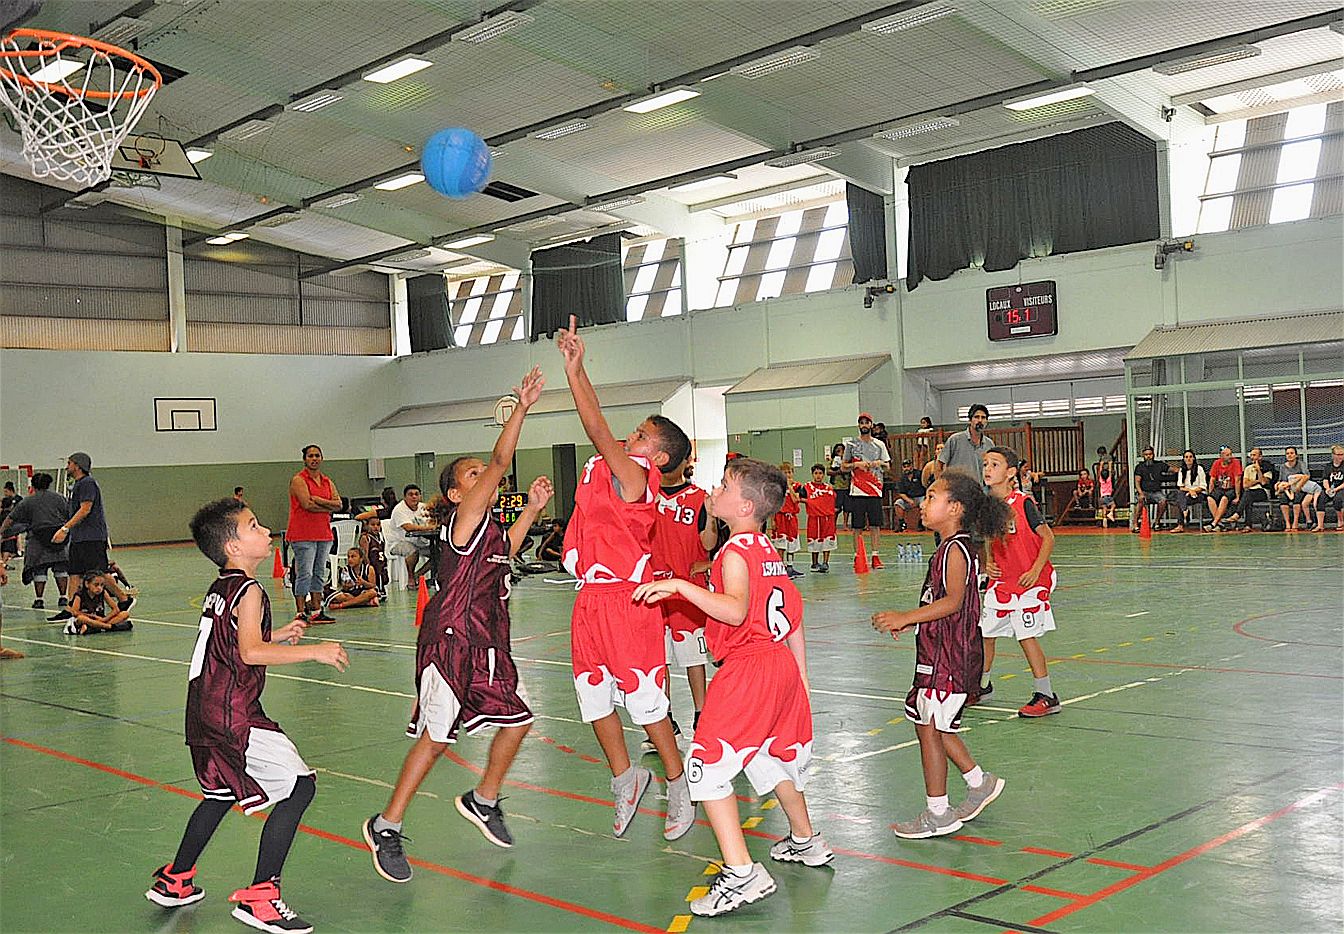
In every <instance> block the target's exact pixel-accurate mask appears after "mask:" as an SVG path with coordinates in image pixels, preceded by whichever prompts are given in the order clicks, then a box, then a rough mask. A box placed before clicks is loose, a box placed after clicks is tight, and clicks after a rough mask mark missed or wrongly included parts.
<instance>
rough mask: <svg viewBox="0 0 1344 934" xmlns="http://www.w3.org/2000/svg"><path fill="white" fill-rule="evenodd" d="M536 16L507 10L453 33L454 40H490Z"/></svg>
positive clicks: (523, 24) (524, 24) (526, 22)
mask: <svg viewBox="0 0 1344 934" xmlns="http://www.w3.org/2000/svg"><path fill="white" fill-rule="evenodd" d="M533 19H534V17H533V16H532V15H531V14H528V13H520V12H519V11H517V10H505V11H504V12H503V13H500V14H499V15H498V16H491V17H488V18H487V19H483V20H481V21H480V22H479V23H477V24H476V25H474V26H468V27H467V28H466V29H462V30H459V31H458V32H455V33H453V41H454V42H489V41H490V40H491V39H498V38H499V37H500V36H502V35H504V33H506V32H512V31H513V30H515V29H517V28H518V27H519V26H526V25H527V24H528V23H530V22H532V20H533Z"/></svg>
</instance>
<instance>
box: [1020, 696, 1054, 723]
mask: <svg viewBox="0 0 1344 934" xmlns="http://www.w3.org/2000/svg"><path fill="white" fill-rule="evenodd" d="M1063 709H1064V708H1062V707H1060V706H1059V698H1058V697H1056V696H1055V695H1053V694H1050V695H1046V694H1042V693H1041V692H1040V691H1037V692H1036V693H1035V694H1033V695H1031V700H1029V701H1027V705H1026V706H1025V707H1023V708H1022V709H1021V710H1019V711H1018V712H1017V715H1018V716H1019V717H1048V716H1050V714H1052V713H1059V712H1060V711H1061V710H1063Z"/></svg>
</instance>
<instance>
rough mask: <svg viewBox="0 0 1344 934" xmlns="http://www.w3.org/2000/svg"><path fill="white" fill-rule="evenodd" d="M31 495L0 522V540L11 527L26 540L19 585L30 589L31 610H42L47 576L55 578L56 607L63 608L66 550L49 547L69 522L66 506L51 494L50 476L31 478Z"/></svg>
mask: <svg viewBox="0 0 1344 934" xmlns="http://www.w3.org/2000/svg"><path fill="white" fill-rule="evenodd" d="M32 484H33V495H32V496H29V497H26V498H24V499H23V500H22V501H20V502H19V504H18V505H16V506H15V507H14V508H13V509H12V510H11V511H10V513H9V515H8V516H6V517H5V518H4V520H3V521H0V536H3V535H4V534H5V533H6V532H7V531H8V530H9V529H10V528H11V527H12V528H15V529H23V530H25V531H26V533H27V540H26V541H25V542H24V549H23V582H24V583H25V584H32V585H33V596H34V597H35V598H36V599H34V600H33V609H35V610H42V609H45V608H46V604H45V603H44V602H43V594H44V593H45V591H46V589H47V575H48V574H54V575H55V577H56V594H57V596H58V597H59V598H60V601H59V605H58V608H59V607H64V606H65V605H66V599H65V587H66V578H67V577H69V574H70V571H69V568H70V553H69V548H68V546H66V545H64V544H62V545H56V544H53V543H52V541H51V539H52V536H54V535H55V534H56V530H57V529H59V528H62V527H63V526H64V525H65V523H66V521H67V520H68V519H69V518H70V502H69V500H67V499H66V498H65V497H64V496H62V495H61V494H60V493H55V492H52V489H51V474H49V473H36V474H33V479H32Z"/></svg>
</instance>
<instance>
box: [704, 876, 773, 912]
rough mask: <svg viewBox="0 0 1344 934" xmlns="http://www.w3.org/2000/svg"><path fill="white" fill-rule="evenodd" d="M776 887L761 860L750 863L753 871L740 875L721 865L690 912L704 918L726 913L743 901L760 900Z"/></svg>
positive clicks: (739, 906)
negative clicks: (740, 876) (706, 889)
mask: <svg viewBox="0 0 1344 934" xmlns="http://www.w3.org/2000/svg"><path fill="white" fill-rule="evenodd" d="M774 891H775V880H774V879H773V878H772V877H771V875H770V873H768V872H766V871H765V867H764V866H762V865H761V864H760V863H752V864H751V872H749V873H748V874H747V875H746V876H745V877H743V878H738V877H737V876H735V875H733V874H732V873H731V872H729V871H728V870H727V869H720V870H719V873H718V875H716V876H715V877H714V882H713V883H712V884H711V885H710V887H709V891H708V892H707V893H705V894H704V895H702V896H700V897H699V898H697V899H696V900H695V901H693V902H691V912H692V913H694V914H697V915H700V917H702V918H712V917H714V916H715V915H725V914H727V913H728V912H730V911H733V910H734V909H737V908H741V907H742V906H743V905H750V904H751V903H752V902H759V901H760V900H761V899H763V898H765V897H766V896H767V895H771V894H773V893H774Z"/></svg>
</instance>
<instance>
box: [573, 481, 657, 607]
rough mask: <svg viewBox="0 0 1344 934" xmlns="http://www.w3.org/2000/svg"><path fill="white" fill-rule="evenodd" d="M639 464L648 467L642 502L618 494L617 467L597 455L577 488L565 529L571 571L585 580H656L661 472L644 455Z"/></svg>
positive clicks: (594, 581) (613, 582)
mask: <svg viewBox="0 0 1344 934" xmlns="http://www.w3.org/2000/svg"><path fill="white" fill-rule="evenodd" d="M632 459H633V460H634V461H635V463H637V464H639V465H640V466H641V467H643V468H644V469H645V470H647V471H648V481H647V486H646V488H645V490H644V495H643V496H641V497H640V498H639V500H638V502H634V503H627V502H626V501H625V500H623V499H621V496H620V494H619V493H617V492H616V485H615V479H616V478H615V477H614V476H613V475H612V473H611V467H610V466H609V465H608V464H607V462H606V460H605V459H604V458H602V457H601V456H597V455H595V456H593V457H590V458H589V459H588V463H587V464H585V465H584V467H583V474H582V475H581V476H580V477H579V485H578V488H577V489H576V490H575V491H574V514H573V516H571V517H570V520H569V526H568V528H566V529H565V555H564V564H565V569H566V570H567V571H569V573H571V574H573V575H574V576H575V577H577V578H579V580H581V581H583V582H584V584H585V585H586V584H620V583H626V582H629V583H635V584H643V583H647V582H648V581H650V580H652V579H653V569H652V567H651V566H650V562H651V560H652V557H653V554H652V552H653V523H654V521H655V517H656V516H657V514H658V506H657V495H658V492H657V491H658V483H659V480H660V479H661V475H660V474H659V472H658V468H657V467H654V466H653V465H652V464H650V463H649V462H648V460H646V459H645V458H643V457H633V458H632Z"/></svg>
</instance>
